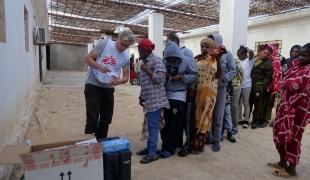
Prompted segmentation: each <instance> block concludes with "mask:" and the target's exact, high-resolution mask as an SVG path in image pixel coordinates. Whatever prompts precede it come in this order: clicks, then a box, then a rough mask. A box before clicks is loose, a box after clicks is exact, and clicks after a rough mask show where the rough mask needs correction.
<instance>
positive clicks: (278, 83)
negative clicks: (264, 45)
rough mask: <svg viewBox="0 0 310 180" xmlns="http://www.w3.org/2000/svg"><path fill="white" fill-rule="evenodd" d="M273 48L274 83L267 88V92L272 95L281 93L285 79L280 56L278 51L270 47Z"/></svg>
mask: <svg viewBox="0 0 310 180" xmlns="http://www.w3.org/2000/svg"><path fill="white" fill-rule="evenodd" d="M268 46H269V47H271V48H272V51H273V53H272V55H271V58H270V60H271V63H272V66H273V75H272V81H271V82H270V83H269V84H268V86H267V91H268V92H270V93H271V94H275V93H279V92H280V91H281V87H282V83H283V79H282V70H281V61H280V59H279V56H278V49H277V48H276V47H275V46H273V45H268Z"/></svg>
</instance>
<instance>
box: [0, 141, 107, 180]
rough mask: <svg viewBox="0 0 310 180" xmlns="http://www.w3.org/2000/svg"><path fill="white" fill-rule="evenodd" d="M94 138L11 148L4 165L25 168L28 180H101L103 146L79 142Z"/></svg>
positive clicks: (3, 156)
mask: <svg viewBox="0 0 310 180" xmlns="http://www.w3.org/2000/svg"><path fill="white" fill-rule="evenodd" d="M91 138H93V136H89V135H77V136H65V137H49V138H44V139H41V140H34V141H33V144H32V145H31V146H29V145H26V144H17V145H12V146H8V147H6V148H5V149H4V151H3V152H2V153H1V154H0V163H9V164H16V163H17V164H19V163H22V164H23V165H24V170H25V180H58V179H59V180H99V179H100V180H101V179H103V160H102V146H101V145H100V144H99V143H96V144H79V145H75V143H77V142H80V141H84V140H87V139H91Z"/></svg>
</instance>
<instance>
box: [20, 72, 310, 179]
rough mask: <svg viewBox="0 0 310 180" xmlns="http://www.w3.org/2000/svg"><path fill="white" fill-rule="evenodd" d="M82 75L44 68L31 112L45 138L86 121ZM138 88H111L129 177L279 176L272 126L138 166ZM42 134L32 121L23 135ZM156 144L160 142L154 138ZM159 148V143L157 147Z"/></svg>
mask: <svg viewBox="0 0 310 180" xmlns="http://www.w3.org/2000/svg"><path fill="white" fill-rule="evenodd" d="M85 74H86V73H84V72H83V73H81V72H48V76H47V78H46V79H45V81H44V82H45V84H44V85H43V87H42V90H41V93H40V97H39V100H38V102H37V105H36V112H37V114H38V116H39V118H40V119H41V121H42V122H43V124H44V126H45V128H46V132H47V135H48V136H52V135H55V134H58V135H59V134H63V135H68V134H76V133H82V132H83V127H84V123H85V122H84V121H85V102H84V95H83V90H84V88H83V86H84V79H85ZM139 91H140V88H139V87H138V86H131V85H122V86H119V87H117V88H116V92H115V109H114V116H113V122H112V125H111V129H110V131H109V136H126V137H128V138H129V139H130V141H131V145H132V148H131V149H132V151H133V156H132V179H133V180H146V179H152V180H167V179H168V180H188V179H191V180H195V179H210V180H211V179H223V180H224V179H227V180H233V179H236V180H237V179H238V180H256V179H257V180H258V179H264V180H269V179H281V178H276V177H274V176H273V175H272V174H271V172H272V169H271V168H269V167H267V166H266V163H267V162H272V161H277V160H278V156H277V153H276V150H275V147H274V144H273V141H272V129H271V128H269V127H267V128H264V129H257V130H251V129H242V128H241V127H240V133H239V134H238V135H237V141H238V142H237V143H236V144H231V143H229V142H228V141H227V140H226V139H225V140H224V141H223V142H222V143H221V145H222V150H221V151H220V152H217V153H215V152H212V151H211V147H210V146H205V152H204V153H202V154H199V155H189V156H187V157H185V158H180V157H178V156H172V157H171V158H168V159H163V160H158V161H156V162H154V163H151V164H148V165H141V164H140V163H139V160H140V158H141V157H139V156H136V155H135V152H136V151H137V150H139V149H142V148H144V147H145V142H141V141H140V140H139V139H140V131H141V126H142V110H141V107H140V106H139V104H138V94H139ZM309 135H310V131H309V129H308V130H306V132H305V133H304V139H303V146H302V157H301V163H300V165H299V166H298V169H297V171H298V173H299V179H304V180H306V179H309V176H310V136H309ZM41 136H43V132H42V129H41V128H40V126H39V125H38V123H37V121H36V120H35V119H33V120H32V122H31V124H30V126H29V130H28V132H27V135H26V138H27V139H31V138H38V137H41ZM159 145H160V142H159ZM159 147H160V146H159Z"/></svg>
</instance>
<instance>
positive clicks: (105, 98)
mask: <svg viewBox="0 0 310 180" xmlns="http://www.w3.org/2000/svg"><path fill="white" fill-rule="evenodd" d="M84 94H85V101H86V125H85V134H93V133H95V136H96V138H97V139H102V138H106V137H107V135H108V130H109V124H110V123H111V122H112V115H113V107H114V95H113V94H114V88H102V87H98V86H95V85H91V84H86V85H85V90H84Z"/></svg>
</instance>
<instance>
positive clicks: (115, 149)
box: [101, 137, 131, 180]
mask: <svg viewBox="0 0 310 180" xmlns="http://www.w3.org/2000/svg"><path fill="white" fill-rule="evenodd" d="M101 144H102V147H103V148H102V149H103V164H104V165H103V166H104V167H103V174H104V180H130V179H131V151H130V142H129V141H128V139H127V138H119V137H113V138H106V139H104V140H103V141H102V142H101Z"/></svg>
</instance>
